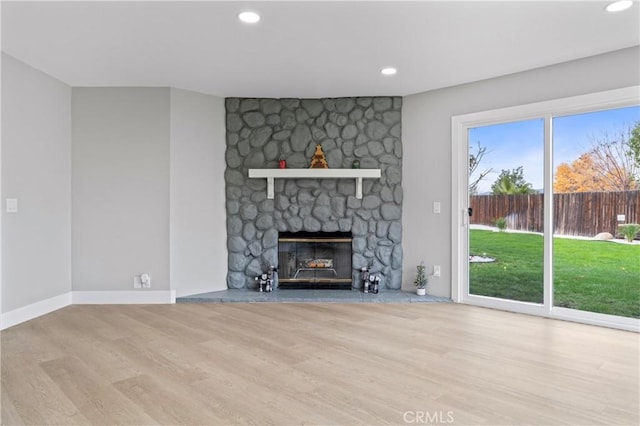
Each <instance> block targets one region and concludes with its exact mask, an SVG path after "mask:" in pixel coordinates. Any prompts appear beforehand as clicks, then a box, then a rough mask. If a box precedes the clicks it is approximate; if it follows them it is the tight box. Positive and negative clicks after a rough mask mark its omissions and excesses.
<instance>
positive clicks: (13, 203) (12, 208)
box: [7, 198, 18, 213]
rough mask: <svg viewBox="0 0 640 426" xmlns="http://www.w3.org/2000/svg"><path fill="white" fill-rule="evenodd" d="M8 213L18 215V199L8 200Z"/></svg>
mask: <svg viewBox="0 0 640 426" xmlns="http://www.w3.org/2000/svg"><path fill="white" fill-rule="evenodd" d="M7 213H18V199H17V198H7Z"/></svg>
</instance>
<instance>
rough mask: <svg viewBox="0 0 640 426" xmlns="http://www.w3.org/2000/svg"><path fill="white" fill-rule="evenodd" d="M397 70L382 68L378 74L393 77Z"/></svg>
mask: <svg viewBox="0 0 640 426" xmlns="http://www.w3.org/2000/svg"><path fill="white" fill-rule="evenodd" d="M397 72H398V70H397V69H395V68H392V67H388V68H382V69H381V70H380V73H382V74H383V75H394V74H395V73H397Z"/></svg>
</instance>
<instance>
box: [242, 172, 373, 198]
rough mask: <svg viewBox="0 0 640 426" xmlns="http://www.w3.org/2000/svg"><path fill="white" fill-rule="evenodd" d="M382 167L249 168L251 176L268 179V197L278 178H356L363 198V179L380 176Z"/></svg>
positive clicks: (357, 188) (357, 192)
mask: <svg viewBox="0 0 640 426" xmlns="http://www.w3.org/2000/svg"><path fill="white" fill-rule="evenodd" d="M380 176H381V173H380V169H249V177H250V178H263V179H264V178H266V179H267V198H269V199H273V186H274V185H273V182H274V179H275V178H278V179H355V180H356V198H362V179H364V178H379V177H380Z"/></svg>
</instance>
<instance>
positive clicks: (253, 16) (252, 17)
mask: <svg viewBox="0 0 640 426" xmlns="http://www.w3.org/2000/svg"><path fill="white" fill-rule="evenodd" d="M238 19H239V20H241V21H242V22H246V23H247V24H255V23H256V22H258V21H259V20H260V15H258V14H257V13H255V12H241V13H239V14H238Z"/></svg>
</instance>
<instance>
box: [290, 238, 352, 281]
mask: <svg viewBox="0 0 640 426" xmlns="http://www.w3.org/2000/svg"><path fill="white" fill-rule="evenodd" d="M351 244H352V237H351V234H350V233H345V232H283V233H280V235H279V237H278V262H279V268H278V286H279V287H280V288H298V289H318V288H331V289H345V290H350V289H351V285H352V268H351Z"/></svg>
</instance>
